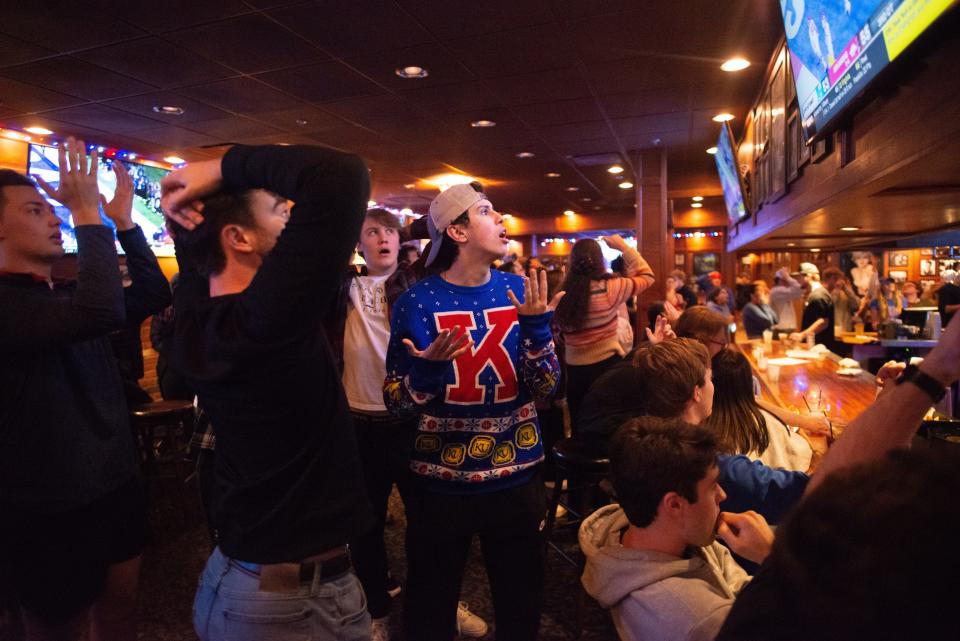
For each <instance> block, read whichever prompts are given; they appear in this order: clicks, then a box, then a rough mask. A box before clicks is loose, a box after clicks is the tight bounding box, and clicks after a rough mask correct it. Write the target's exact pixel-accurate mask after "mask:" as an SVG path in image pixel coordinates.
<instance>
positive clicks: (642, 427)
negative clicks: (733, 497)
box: [580, 416, 773, 641]
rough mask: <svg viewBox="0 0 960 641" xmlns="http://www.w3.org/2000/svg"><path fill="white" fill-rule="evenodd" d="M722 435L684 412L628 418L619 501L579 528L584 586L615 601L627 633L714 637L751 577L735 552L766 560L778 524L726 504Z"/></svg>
mask: <svg viewBox="0 0 960 641" xmlns="http://www.w3.org/2000/svg"><path fill="white" fill-rule="evenodd" d="M717 454H718V452H717V442H716V439H715V438H714V436H713V434H712V433H711V432H710V430H708V429H706V428H702V427H698V426H693V425H690V424H688V423H686V422H684V421H683V420H681V419H679V418H673V419H660V418H656V417H652V416H646V417H642V418H638V419H633V420H631V421H629V422H628V423H626V424H624V425H623V426H622V427H621V428H620V429H619V430H618V431H617V434H616V436H615V437H614V440H613V443H612V447H611V460H610V464H611V477H612V480H613V485H614V488H615V489H616V491H617V496H618V498H619V499H620V505H608V506H606V507H603V508H601V509H600V510H598V511H597V512H595V513H594V514H592V515H591V516H590V517H589V518H587V520H585V521H584V522H583V524H582V526H581V528H580V547H581V548H582V549H583V551H584V554H585V555H586V557H587V565H586V571H585V572H584V574H583V579H582V580H583V586H584V588H585V589H586V591H587V593H589V594H590V595H591V596H592V597H594V598H595V599H597V601H599V602H600V604H601V605H602V606H604V607H607V608H611V609H612V614H613V621H614V624H615V625H616V628H617V633H618V634H619V635H620V638H621V639H622V640H623V641H639V640H641V639H658V640H659V641H671V640H673V639H676V640H678V641H679V640H684V641H686V640H699V639H703V640H706V639H713V638H714V637H715V636H716V634H717V632H718V631H719V629H720V626H721V625H722V624H723V622H724V620H725V619H726V617H727V613H728V612H729V610H730V607H731V606H732V605H733V600H734V598H735V597H736V595H737V594H738V593H739V592H740V590H741V589H742V588H743V587H744V586H745V585H746V584H747V583H748V582H749V581H750V577H749V575H747V573H746V572H744V571H743V569H741V568H740V566H739V565H737V563H736V561H734V560H733V557H732V556H731V554H730V552H729V551H728V550H727V549H726V548H725V547H723V546H722V545H720V544H719V543H717V542H716V540H715V539H716V537H717V535H718V534H719V536H720V537H721V538H723V540H724V541H726V542H727V544H728V545H729V546H730V547H731V548H733V549H734V550H735V551H736V552H737V553H738V554H740V555H741V556H744V557H746V558H749V559H750V560H752V561H755V562H761V561H762V560H763V559H764V558H765V557H766V556H767V554H769V552H770V546H771V545H772V543H773V532H771V530H770V528H769V527H768V526H767V523H766V521H764V519H763V517H762V516H760V515H758V514H756V513H755V512H746V513H743V514H730V513H728V512H721V511H720V502H721V501H722V500H723V499H724V498H725V494H724V492H723V488H721V487H720V484H719V483H718V478H719V476H720V470H719V468H718V467H717Z"/></svg>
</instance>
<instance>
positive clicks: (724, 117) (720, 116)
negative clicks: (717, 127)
mask: <svg viewBox="0 0 960 641" xmlns="http://www.w3.org/2000/svg"><path fill="white" fill-rule="evenodd" d="M728 120H733V114H728V113H722V114H717V115H716V116H714V117H713V122H727V121H728Z"/></svg>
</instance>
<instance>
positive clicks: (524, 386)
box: [384, 270, 560, 492]
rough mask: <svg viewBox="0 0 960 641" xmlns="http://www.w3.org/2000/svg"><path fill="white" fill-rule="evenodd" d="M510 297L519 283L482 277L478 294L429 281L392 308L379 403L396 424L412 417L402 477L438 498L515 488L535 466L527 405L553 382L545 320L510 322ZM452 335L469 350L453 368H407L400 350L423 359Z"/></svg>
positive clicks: (508, 277) (534, 433)
mask: <svg viewBox="0 0 960 641" xmlns="http://www.w3.org/2000/svg"><path fill="white" fill-rule="evenodd" d="M509 290H513V291H514V293H515V294H516V295H517V297H518V298H522V296H523V279H522V278H521V277H519V276H515V275H513V274H506V273H504V272H500V271H496V270H491V272H490V280H489V281H488V282H487V283H486V284H484V285H480V286H477V287H463V286H459V285H453V284H451V283H448V282H446V281H445V280H443V279H442V278H440V277H439V276H431V277H429V278H426V279H424V280H422V281H420V282H419V283H417V284H416V285H414V286H413V287H411V288H410V289H409V290H407V291H406V292H404V294H403V295H401V296H400V298H399V299H398V300H397V303H396V305H395V306H394V308H393V313H392V316H391V335H390V346H389V348H388V350H387V378H386V380H385V381H384V402H385V403H386V406H387V408H388V409H389V410H390V411H391V412H392V413H394V414H396V415H401V416H403V415H406V416H409V415H414V414H420V420H419V424H418V430H417V434H416V438H415V441H414V443H413V448H412V453H411V458H410V468H411V469H412V470H413V471H414V472H415V473H416V474H418V475H420V476H421V477H425V478H427V479H431V480H433V481H436V482H439V483H442V484H443V486H445V487H446V490H447V491H465V492H476V491H492V490H495V489H501V488H505V487H509V486H512V485H515V484H519V483H522V482H523V481H525V480H526V479H527V478H529V476H530V474H532V473H533V467H534V466H535V465H537V464H538V463H540V462H541V461H542V460H543V443H542V442H541V436H540V426H539V422H538V420H537V412H536V409H535V407H534V401H536V400H541V399H545V398H548V397H549V396H551V395H552V394H553V392H554V391H555V389H556V387H557V383H558V382H559V379H560V363H559V361H558V360H557V356H556V353H555V350H554V345H553V338H552V334H551V332H550V318H551V316H552V312H547V313H545V314H539V315H536V316H518V314H517V309H516V307H514V306H513V304H512V303H511V302H510V299H509V298H508V297H507V291H509ZM458 325H459V326H460V327H464V328H466V329H467V330H469V331H470V335H471V338H472V339H473V344H472V345H471V347H470V349H468V350H467V352H466V353H464V354H463V355H461V356H459V357H458V358H457V359H456V360H454V361H427V360H424V359H421V358H415V357H413V356H411V355H410V354H409V353H408V352H407V349H406V347H405V346H404V344H403V342H402V341H403V339H405V338H409V339H410V340H412V341H413V343H414V345H416V346H417V348H418V349H426V347H427V346H428V345H430V343H432V342H433V340H434V339H435V338H436V337H437V335H438V334H439V333H440V331H442V330H444V329H451V328H453V327H455V326H458Z"/></svg>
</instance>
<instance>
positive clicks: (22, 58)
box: [0, 33, 55, 67]
mask: <svg viewBox="0 0 960 641" xmlns="http://www.w3.org/2000/svg"><path fill="white" fill-rule="evenodd" d="M51 55H55V52H54V51H52V50H50V49H45V48H44V47H39V46H37V45H35V44H32V43H29V42H24V41H23V40H20V39H18V38H14V37H12V36H8V35H5V34H2V33H0V67H11V66H13V65H19V64H23V63H24V62H30V61H31V60H37V59H39V58H45V57H47V56H51Z"/></svg>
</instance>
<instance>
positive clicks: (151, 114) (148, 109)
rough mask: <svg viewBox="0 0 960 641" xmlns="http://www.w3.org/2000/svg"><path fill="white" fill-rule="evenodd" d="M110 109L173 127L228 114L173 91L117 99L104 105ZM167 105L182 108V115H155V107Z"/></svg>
mask: <svg viewBox="0 0 960 641" xmlns="http://www.w3.org/2000/svg"><path fill="white" fill-rule="evenodd" d="M104 104H106V105H108V106H110V107H116V108H117V109H123V110H124V111H129V112H130V113H134V114H138V115H141V116H146V117H148V118H153V119H155V120H159V121H161V122H165V123H168V124H170V125H173V126H183V125H185V124H187V123H191V122H198V121H200V120H213V119H215V118H223V117H225V116H227V115H228V114H227V113H226V112H225V111H223V110H221V109H217V108H216V107H211V106H210V105H207V104H205V103H202V102H200V101H198V100H193V99H192V98H188V97H186V96H184V95H182V94H179V93H176V92H173V91H155V92H152V93H146V94H140V95H138V96H130V97H127V98H118V99H116V100H110V101H107V102H106V103H104ZM162 105H169V106H171V107H180V108H182V109H183V110H184V111H183V115H180V116H168V115H163V114H158V113H156V112H155V111H154V110H153V108H154V107H155V106H162Z"/></svg>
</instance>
